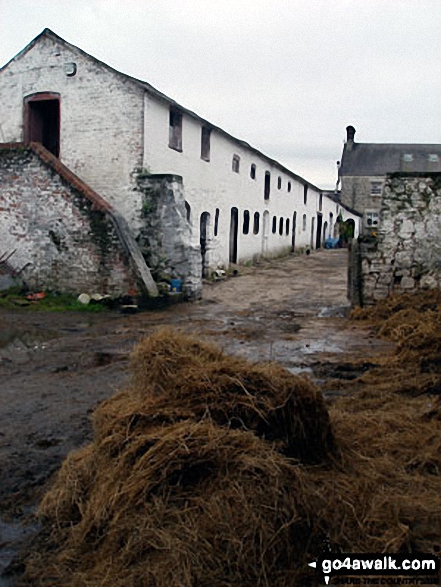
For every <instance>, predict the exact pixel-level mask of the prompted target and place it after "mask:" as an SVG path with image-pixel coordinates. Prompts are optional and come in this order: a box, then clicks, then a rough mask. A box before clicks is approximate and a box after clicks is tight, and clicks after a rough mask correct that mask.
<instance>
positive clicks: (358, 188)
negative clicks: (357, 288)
mask: <svg viewBox="0 0 441 587" xmlns="http://www.w3.org/2000/svg"><path fill="white" fill-rule="evenodd" d="M355 132H356V131H355V128H354V127H353V126H348V127H347V128H346V133H347V140H346V142H345V145H344V147H343V154H342V158H341V164H340V167H339V183H340V190H341V203H342V205H343V206H347V207H349V208H353V209H354V210H356V211H357V212H359V213H360V214H362V215H363V232H368V233H369V232H372V231H373V230H377V228H378V224H379V213H380V208H381V202H382V195H383V190H384V186H385V182H386V176H387V174H388V173H400V172H405V173H411V172H416V173H425V172H439V171H441V145H427V144H422V145H418V144H410V145H408V144H400V143H356V142H355Z"/></svg>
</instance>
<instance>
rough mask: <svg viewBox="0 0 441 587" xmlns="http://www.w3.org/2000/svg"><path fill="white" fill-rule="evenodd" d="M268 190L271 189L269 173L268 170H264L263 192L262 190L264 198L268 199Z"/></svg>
mask: <svg viewBox="0 0 441 587" xmlns="http://www.w3.org/2000/svg"><path fill="white" fill-rule="evenodd" d="M270 191H271V173H270V172H269V171H265V192H264V197H265V200H269V197H270Z"/></svg>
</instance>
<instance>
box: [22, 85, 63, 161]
mask: <svg viewBox="0 0 441 587" xmlns="http://www.w3.org/2000/svg"><path fill="white" fill-rule="evenodd" d="M24 141H25V143H30V142H36V143H41V144H42V145H43V146H44V147H46V149H47V150H48V151H50V152H51V153H52V154H53V155H55V157H59V155H60V94H56V93H54V92H45V93H38V94H32V95H31V96H27V97H26V98H25V99H24Z"/></svg>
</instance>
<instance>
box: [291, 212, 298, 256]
mask: <svg viewBox="0 0 441 587" xmlns="http://www.w3.org/2000/svg"><path fill="white" fill-rule="evenodd" d="M296 230H297V212H294V214H293V217H292V234H291V252H292V253H294V251H295V249H296Z"/></svg>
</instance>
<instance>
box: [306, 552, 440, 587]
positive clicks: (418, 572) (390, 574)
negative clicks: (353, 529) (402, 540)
mask: <svg viewBox="0 0 441 587" xmlns="http://www.w3.org/2000/svg"><path fill="white" fill-rule="evenodd" d="M309 566H310V567H312V568H314V569H316V570H317V572H318V573H320V575H322V577H323V578H324V581H325V583H326V585H328V584H329V582H330V580H331V577H339V578H341V579H340V580H338V581H335V580H333V581H332V583H334V584H335V583H339V584H345V583H346V584H352V585H439V584H440V583H439V581H438V578H439V569H440V561H439V558H438V557H437V556H435V555H432V554H392V555H389V554H349V553H347V554H344V553H338V554H336V553H332V554H331V553H329V552H328V553H325V554H323V555H322V556H321V557H320V558H319V559H318V560H317V561H315V562H313V563H309ZM348 575H350V576H351V581H349V577H348ZM344 577H346V580H344V579H343V578H344ZM362 577H363V578H362Z"/></svg>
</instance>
